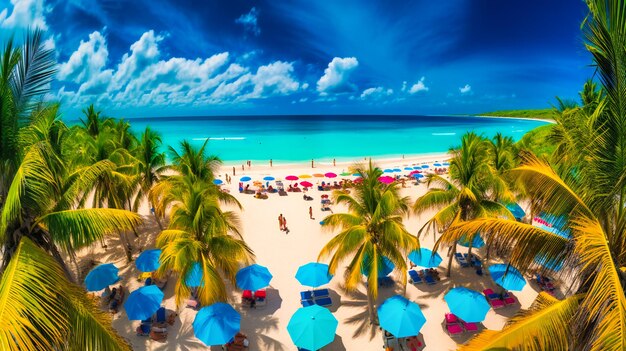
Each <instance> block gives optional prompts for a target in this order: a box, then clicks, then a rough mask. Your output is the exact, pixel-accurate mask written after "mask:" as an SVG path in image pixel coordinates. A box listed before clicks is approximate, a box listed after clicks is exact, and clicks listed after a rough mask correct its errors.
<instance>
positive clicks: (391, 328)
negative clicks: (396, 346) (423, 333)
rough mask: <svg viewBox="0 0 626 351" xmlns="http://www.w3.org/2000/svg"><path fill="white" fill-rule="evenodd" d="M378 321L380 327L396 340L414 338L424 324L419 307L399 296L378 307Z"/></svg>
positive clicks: (424, 320) (424, 319) (424, 318)
mask: <svg viewBox="0 0 626 351" xmlns="http://www.w3.org/2000/svg"><path fill="white" fill-rule="evenodd" d="M378 320H379V322H380V327H381V328H383V329H385V330H386V331H388V332H390V333H391V334H393V336H395V337H396V338H405V337H408V336H416V335H417V334H419V332H420V329H422V327H423V326H424V324H426V317H424V314H423V313H422V310H421V309H420V306H419V305H418V304H416V303H415V302H412V301H409V300H407V299H406V298H405V297H404V296H400V295H396V296H392V297H390V298H388V299H387V300H385V302H383V303H382V304H381V305H380V306H378Z"/></svg>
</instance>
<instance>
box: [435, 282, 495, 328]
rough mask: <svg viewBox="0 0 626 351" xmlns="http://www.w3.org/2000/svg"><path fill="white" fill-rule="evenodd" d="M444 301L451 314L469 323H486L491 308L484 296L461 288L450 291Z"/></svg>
mask: <svg viewBox="0 0 626 351" xmlns="http://www.w3.org/2000/svg"><path fill="white" fill-rule="evenodd" d="M443 299H444V300H446V303H447V304H448V308H449V309H450V312H452V313H453V314H454V315H456V316H457V317H459V318H461V319H462V320H464V321H465V322H469V323H478V322H482V321H484V320H485V317H487V312H488V311H489V309H490V308H491V306H489V303H488V302H487V300H486V299H485V296H484V295H483V294H481V293H479V292H478V291H474V290H470V289H467V288H464V287H461V286H459V287H456V288H454V289H452V290H450V291H448V293H447V294H446V295H445V296H444V297H443Z"/></svg>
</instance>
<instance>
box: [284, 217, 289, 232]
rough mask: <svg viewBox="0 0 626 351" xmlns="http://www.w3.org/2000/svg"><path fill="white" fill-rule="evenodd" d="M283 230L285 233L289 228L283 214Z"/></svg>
mask: <svg viewBox="0 0 626 351" xmlns="http://www.w3.org/2000/svg"><path fill="white" fill-rule="evenodd" d="M283 230H284V231H285V234H289V228H287V218H286V217H285V216H283Z"/></svg>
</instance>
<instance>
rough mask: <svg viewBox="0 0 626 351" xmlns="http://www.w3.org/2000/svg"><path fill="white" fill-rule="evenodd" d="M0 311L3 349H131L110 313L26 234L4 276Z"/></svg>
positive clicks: (4, 271)
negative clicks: (102, 308) (116, 330)
mask: <svg viewBox="0 0 626 351" xmlns="http://www.w3.org/2000/svg"><path fill="white" fill-rule="evenodd" d="M0 316H1V317H2V318H3V320H4V322H3V323H2V324H1V325H0V349H2V350H68V351H69V350H115V351H118V350H119V351H126V350H128V351H130V350H131V347H130V345H128V344H127V343H126V341H125V340H124V339H123V338H122V337H120V336H119V335H118V334H117V333H116V332H115V330H114V329H113V327H112V326H111V317H110V316H109V315H108V314H107V313H106V312H103V311H102V310H101V309H100V307H99V306H98V305H97V304H96V303H95V301H93V300H92V299H90V298H89V297H87V295H86V294H85V291H84V290H83V289H82V288H81V287H79V286H77V285H74V284H73V283H71V282H70V281H68V279H67V277H66V276H65V274H64V271H63V268H62V267H61V266H60V265H59V264H58V262H57V261H55V260H54V259H53V258H52V257H50V256H49V255H48V254H47V253H46V252H45V251H44V250H42V249H41V248H40V247H39V245H36V244H35V243H33V242H32V241H31V240H30V239H28V238H22V239H21V241H20V243H19V244H18V246H17V247H16V249H15V251H14V253H13V256H12V258H11V261H10V263H9V264H8V265H7V267H6V269H4V270H3V272H2V276H0Z"/></svg>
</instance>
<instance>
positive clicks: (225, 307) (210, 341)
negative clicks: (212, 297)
mask: <svg viewBox="0 0 626 351" xmlns="http://www.w3.org/2000/svg"><path fill="white" fill-rule="evenodd" d="M191 325H192V326H193V334H194V335H195V336H196V338H198V339H200V341H202V342H203V343H204V344H205V345H207V346H213V345H224V344H226V343H228V342H229V341H230V340H231V339H232V338H233V337H234V336H235V335H236V334H237V333H238V332H239V330H240V329H241V315H240V314H239V312H237V311H235V309H234V308H233V307H232V306H231V305H229V304H226V303H223V302H217V303H214V304H212V305H209V306H207V307H203V308H201V309H200V311H198V313H197V314H196V318H194V320H193V323H192V324H191Z"/></svg>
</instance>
